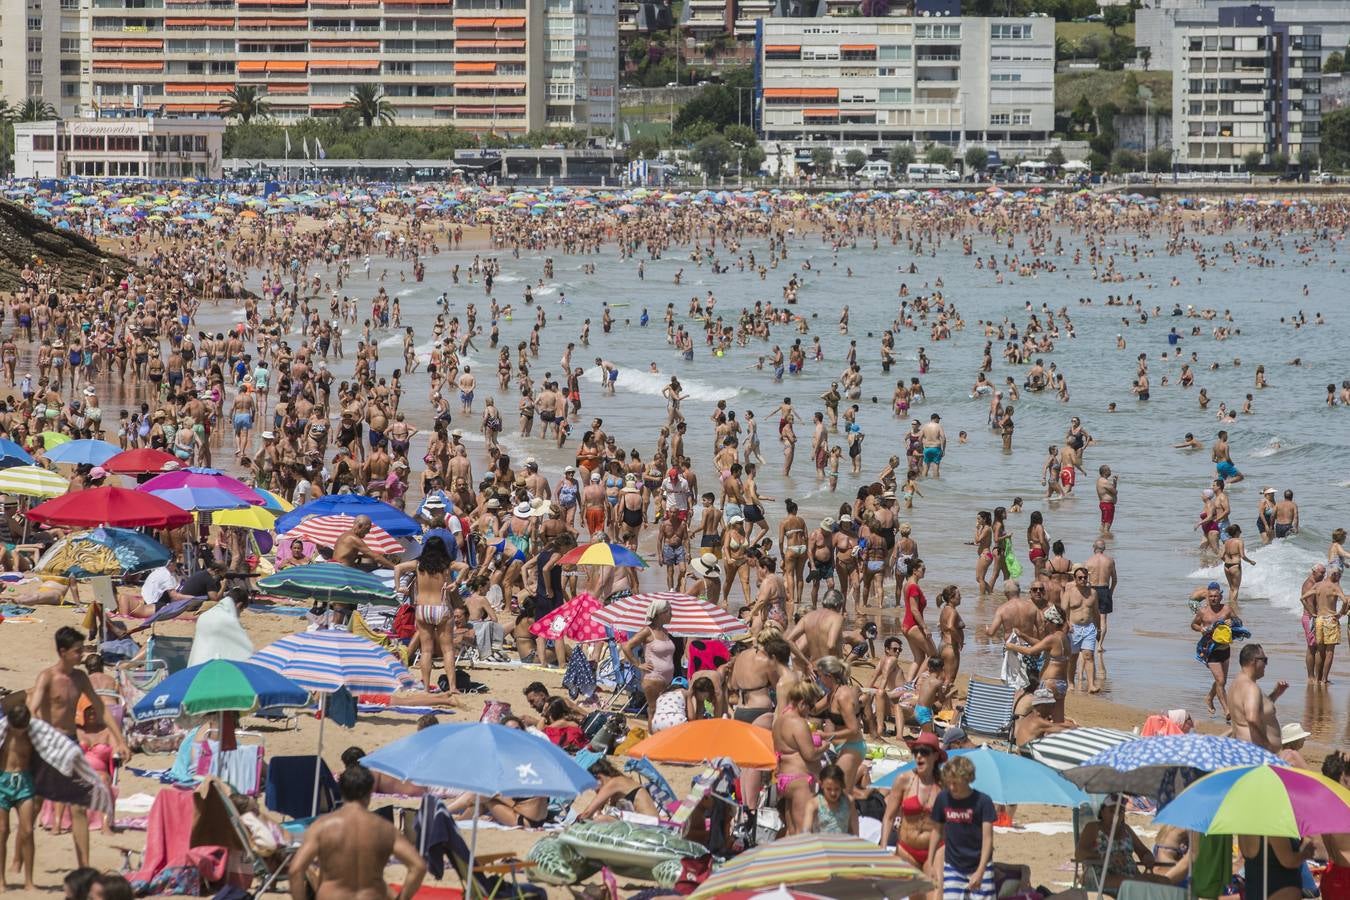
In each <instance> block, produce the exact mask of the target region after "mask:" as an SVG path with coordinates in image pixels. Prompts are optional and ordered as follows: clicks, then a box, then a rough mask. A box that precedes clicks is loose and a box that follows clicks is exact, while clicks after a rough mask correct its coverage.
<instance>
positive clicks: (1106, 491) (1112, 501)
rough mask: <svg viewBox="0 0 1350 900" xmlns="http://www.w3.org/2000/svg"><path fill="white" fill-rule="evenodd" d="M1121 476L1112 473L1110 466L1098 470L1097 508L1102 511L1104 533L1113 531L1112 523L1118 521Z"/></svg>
mask: <svg viewBox="0 0 1350 900" xmlns="http://www.w3.org/2000/svg"><path fill="white" fill-rule="evenodd" d="M1119 483H1120V478H1119V477H1118V476H1116V475H1112V474H1111V467H1110V466H1102V467H1101V468H1099V469H1098V470H1097V508H1098V509H1100V510H1101V513H1102V534H1110V533H1111V524H1112V523H1113V522H1115V521H1116V498H1117V497H1118V496H1119Z"/></svg>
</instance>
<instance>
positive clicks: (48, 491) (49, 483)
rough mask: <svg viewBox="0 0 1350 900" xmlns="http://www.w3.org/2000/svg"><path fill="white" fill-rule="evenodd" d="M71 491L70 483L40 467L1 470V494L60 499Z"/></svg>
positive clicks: (13, 467) (14, 467)
mask: <svg viewBox="0 0 1350 900" xmlns="http://www.w3.org/2000/svg"><path fill="white" fill-rule="evenodd" d="M68 490H70V482H69V481H67V480H66V479H64V478H62V477H61V476H60V475H59V474H57V473H56V472H53V471H52V470H50V469H44V468H41V467H40V466H12V467H10V468H8V469H0V494H12V495H13V496H16V497H41V498H47V497H59V496H61V495H62V494H64V493H65V492H66V491H68Z"/></svg>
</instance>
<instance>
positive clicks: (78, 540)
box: [34, 527, 169, 578]
mask: <svg viewBox="0 0 1350 900" xmlns="http://www.w3.org/2000/svg"><path fill="white" fill-rule="evenodd" d="M168 560H169V551H168V550H167V549H166V548H165V547H164V545H163V544H161V543H160V542H159V541H157V540H155V539H154V538H152V537H150V536H148V535H145V534H141V533H140V532H139V531H132V530H130V529H128V528H104V527H99V528H95V529H94V530H93V531H89V532H85V533H84V534H68V535H66V536H65V537H62V538H58V539H57V540H56V541H55V542H54V543H53V544H52V545H51V546H50V547H48V548H47V552H45V553H43V554H42V556H41V557H39V558H38V561H37V565H36V566H34V568H35V569H37V571H39V572H44V573H47V574H50V575H61V576H65V577H74V578H91V577H93V576H95V575H130V574H132V573H135V572H145V571H148V570H149V569H153V568H156V567H157V566H162V565H164V563H166V562H168Z"/></svg>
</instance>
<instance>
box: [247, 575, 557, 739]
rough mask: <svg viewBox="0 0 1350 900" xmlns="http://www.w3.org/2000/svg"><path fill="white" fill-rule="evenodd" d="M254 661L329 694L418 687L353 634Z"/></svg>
mask: <svg viewBox="0 0 1350 900" xmlns="http://www.w3.org/2000/svg"><path fill="white" fill-rule="evenodd" d="M296 568H303V567H301V566H297V567H296ZM288 571H289V570H288ZM250 662H254V663H257V664H258V665H260V666H264V667H266V668H268V669H271V670H272V671H274V672H278V673H280V674H282V675H285V676H286V677H287V678H289V679H290V680H291V681H294V682H295V683H296V684H298V685H300V686H301V687H302V688H304V689H306V690H309V691H319V692H321V693H325V694H328V693H332V692H333V691H336V690H337V689H338V688H340V687H344V686H345V687H346V688H347V689H348V690H349V691H351V692H352V693H353V694H358V693H359V694H392V693H394V692H396V691H398V690H401V689H402V688H405V687H411V686H412V685H413V684H415V683H416V682H415V681H414V679H413V677H412V675H411V673H409V672H408V670H407V669H406V668H404V667H403V665H402V663H400V662H399V661H398V660H396V659H394V657H393V656H391V655H390V654H388V653H386V652H385V651H384V649H382V648H380V647H377V646H376V645H375V644H373V643H371V642H370V641H368V640H366V639H365V638H363V637H360V636H358V635H355V634H352V633H350V632H347V631H302V632H300V633H299V634H292V635H289V636H287V637H284V638H282V639H281V640H279V641H277V642H275V643H273V644H269V645H268V646H266V647H264V648H263V649H261V650H259V651H258V652H257V653H255V654H253V659H252V660H250ZM536 740H537V738H536Z"/></svg>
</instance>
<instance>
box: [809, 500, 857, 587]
mask: <svg viewBox="0 0 1350 900" xmlns="http://www.w3.org/2000/svg"><path fill="white" fill-rule="evenodd" d="M833 534H834V519H831V518H829V517H828V516H827V517H826V518H825V519H823V520H821V523H820V527H819V528H815V529H813V530H812V531H811V533H810V534H808V535H807V536H806V558H807V565H808V566H809V567H810V568H809V569H808V570H807V573H806V580H807V581H809V582H811V608H812V609H815V608H816V604H817V602H818V601H819V598H820V585H821V583H822V582H829V588H830V590H834V544H833V542H832V536H833ZM844 588H845V590H847V588H848V585H845V586H844Z"/></svg>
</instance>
